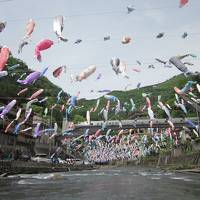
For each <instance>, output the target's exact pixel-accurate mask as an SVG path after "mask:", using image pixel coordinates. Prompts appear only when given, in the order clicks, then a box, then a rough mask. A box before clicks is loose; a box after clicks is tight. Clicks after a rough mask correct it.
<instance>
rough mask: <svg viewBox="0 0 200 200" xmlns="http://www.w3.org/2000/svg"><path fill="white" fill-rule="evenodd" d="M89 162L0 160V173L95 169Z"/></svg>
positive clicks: (4, 174)
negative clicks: (75, 163) (73, 163)
mask: <svg viewBox="0 0 200 200" xmlns="http://www.w3.org/2000/svg"><path fill="white" fill-rule="evenodd" d="M96 168H97V166H94V165H91V164H79V165H67V164H54V163H42V162H41V163H38V162H32V161H27V162H24V161H0V175H1V176H8V175H14V174H22V173H23V174H37V173H52V172H68V171H82V170H92V169H96Z"/></svg>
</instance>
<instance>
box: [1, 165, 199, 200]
mask: <svg viewBox="0 0 200 200" xmlns="http://www.w3.org/2000/svg"><path fill="white" fill-rule="evenodd" d="M18 199H20V200H24V199H28V200H39V199H41V200H72V199H73V200H107V199H108V200H113V199H115V200H122V199H127V200H129V199H135V200H146V199H147V200H157V199H162V200H165V199H166V200H179V199H180V200H196V199H198V200H199V199H200V175H188V174H182V173H170V172H164V171H160V170H157V169H148V168H144V169H141V168H114V169H104V170H93V171H82V172H67V173H53V174H35V175H23V174H21V175H19V176H10V177H9V178H2V179H0V200H18Z"/></svg>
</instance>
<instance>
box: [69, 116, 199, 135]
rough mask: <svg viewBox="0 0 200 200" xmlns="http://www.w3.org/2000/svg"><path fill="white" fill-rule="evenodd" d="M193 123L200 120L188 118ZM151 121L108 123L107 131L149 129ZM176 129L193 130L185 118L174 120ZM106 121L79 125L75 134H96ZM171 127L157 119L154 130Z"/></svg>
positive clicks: (75, 129) (162, 120)
mask: <svg viewBox="0 0 200 200" xmlns="http://www.w3.org/2000/svg"><path fill="white" fill-rule="evenodd" d="M188 119H189V120H191V121H192V122H193V123H195V124H198V118H188ZM149 122H150V120H149V119H138V120H121V121H116V120H114V121H112V120H111V121H108V122H107V126H106V128H107V129H112V130H116V131H117V130H120V129H144V128H145V129H147V128H151V127H150V123H149ZM172 122H173V124H174V127H175V129H182V128H183V126H185V127H187V128H191V125H189V124H188V123H187V122H186V121H185V119H183V118H174V119H173V120H172ZM103 123H104V121H91V123H90V124H87V122H82V123H79V124H75V128H74V129H73V131H72V132H73V134H74V135H75V136H79V135H82V134H83V133H84V132H85V130H86V129H90V131H91V132H92V133H94V132H96V131H97V130H98V129H101V128H102V126H103ZM168 127H170V125H169V123H168V122H167V120H166V119H155V121H154V122H153V126H152V128H168Z"/></svg>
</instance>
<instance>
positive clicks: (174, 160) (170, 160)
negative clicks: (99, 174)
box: [102, 149, 200, 173]
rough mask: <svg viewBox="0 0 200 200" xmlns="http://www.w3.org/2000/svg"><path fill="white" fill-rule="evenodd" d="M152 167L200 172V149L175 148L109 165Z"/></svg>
mask: <svg viewBox="0 0 200 200" xmlns="http://www.w3.org/2000/svg"><path fill="white" fill-rule="evenodd" d="M114 166H116V167H131V166H138V167H151V168H155V167H156V168H160V169H162V170H167V171H179V172H185V173H186V172H188V173H200V151H199V150H198V151H192V152H184V151H183V150H181V149H173V150H171V151H168V152H163V153H160V154H159V155H151V156H146V157H142V158H140V159H137V160H133V161H127V160H120V161H112V162H110V163H109V165H107V166H102V168H105V167H106V168H107V167H114Z"/></svg>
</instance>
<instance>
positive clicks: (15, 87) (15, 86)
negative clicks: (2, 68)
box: [0, 56, 69, 127]
mask: <svg viewBox="0 0 200 200" xmlns="http://www.w3.org/2000/svg"><path fill="white" fill-rule="evenodd" d="M15 64H20V66H19V67H17V68H16V69H14V70H12V71H11V70H10V71H9V67H11V66H13V65H15ZM7 69H8V72H9V76H6V77H2V78H1V79H0V88H1V95H0V96H1V97H0V105H3V104H7V103H8V102H10V101H11V100H13V99H16V100H17V106H18V107H21V108H25V107H26V103H27V102H28V98H29V97H30V96H31V95H32V94H33V93H34V92H36V91H37V90H39V89H41V88H43V89H44V92H43V93H42V94H41V95H40V97H39V100H41V99H43V98H45V97H48V100H47V101H46V102H44V103H42V104H41V103H35V104H33V105H32V108H33V112H34V113H35V114H36V115H39V116H43V112H44V109H45V108H46V107H48V108H49V109H50V108H51V107H52V106H53V105H54V104H55V103H56V102H57V99H56V96H57V94H58V92H59V91H60V90H61V88H60V87H58V86H56V85H54V84H53V83H52V82H50V81H49V80H48V79H47V78H46V77H41V78H39V79H38V80H37V81H36V82H35V83H34V84H31V85H25V86H24V85H21V84H20V83H17V80H18V79H19V78H20V76H21V75H22V74H23V73H26V75H25V76H24V77H22V78H21V79H24V78H25V77H26V76H27V75H29V74H30V73H31V72H32V71H31V70H30V69H28V66H27V65H26V64H25V63H24V62H23V61H21V60H19V59H16V58H14V57H12V56H10V58H9V60H8V63H7ZM26 87H27V88H28V91H27V92H26V93H24V94H22V95H20V97H19V96H17V93H18V92H19V91H20V90H22V89H24V88H26ZM68 97H69V95H68V94H66V93H64V92H63V93H62V100H61V101H60V102H59V104H60V105H58V108H55V109H54V112H53V116H52V119H53V120H54V121H56V122H57V123H58V125H59V126H60V127H61V125H62V117H63V114H62V113H61V112H60V107H61V104H64V103H65V100H66V99H67V98H68ZM15 109H16V107H15ZM50 117H51V112H49V113H48V115H47V117H46V118H49V119H50ZM54 121H53V122H54Z"/></svg>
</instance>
